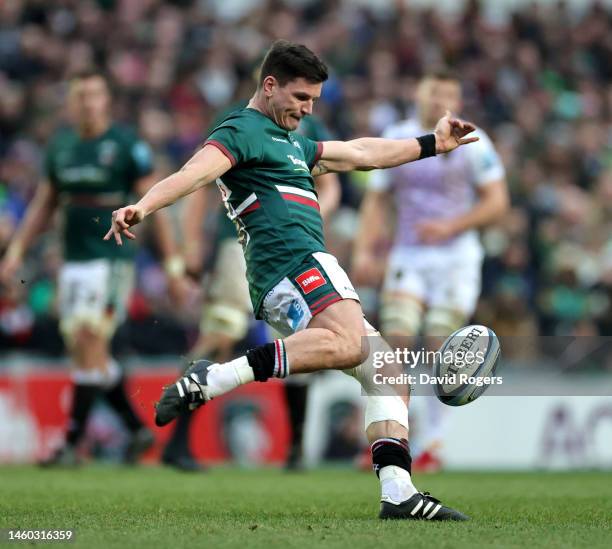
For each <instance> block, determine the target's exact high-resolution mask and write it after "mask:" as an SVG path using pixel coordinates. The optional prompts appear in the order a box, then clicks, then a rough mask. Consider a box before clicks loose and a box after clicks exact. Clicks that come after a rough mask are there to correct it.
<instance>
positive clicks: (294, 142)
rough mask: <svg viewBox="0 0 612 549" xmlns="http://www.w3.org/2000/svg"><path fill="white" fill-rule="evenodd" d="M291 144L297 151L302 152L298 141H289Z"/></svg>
mask: <svg viewBox="0 0 612 549" xmlns="http://www.w3.org/2000/svg"><path fill="white" fill-rule="evenodd" d="M291 144H292V145H293V146H294V147H296V148H297V149H300V150H302V145H300V142H299V141H291Z"/></svg>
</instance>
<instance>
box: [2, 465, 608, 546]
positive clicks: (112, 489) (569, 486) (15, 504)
mask: <svg viewBox="0 0 612 549" xmlns="http://www.w3.org/2000/svg"><path fill="white" fill-rule="evenodd" d="M415 482H416V484H417V486H418V487H419V488H420V489H422V490H429V491H431V492H432V494H434V495H435V496H437V497H439V498H441V499H442V500H443V501H444V502H446V503H448V504H450V505H452V506H455V507H457V508H458V509H460V510H462V511H464V512H465V513H467V514H469V515H471V516H472V517H473V520H472V521H470V522H467V523H453V524H447V523H431V522H418V523H417V522H403V521H398V522H386V521H385V522H383V521H379V520H378V519H377V518H376V515H377V511H378V503H377V496H378V481H377V480H376V478H375V477H374V475H372V474H367V473H358V472H354V471H351V470H348V469H326V470H319V471H312V472H307V473H297V474H288V473H284V472H282V471H277V470H250V471H245V470H235V469H224V468H222V469H216V470H212V471H210V472H208V473H206V474H198V475H188V474H181V473H178V472H175V471H172V470H168V469H161V468H140V469H124V468H110V467H108V468H106V467H99V466H97V467H88V468H83V469H80V470H78V471H57V470H56V471H47V470H40V469H36V468H32V467H4V468H0V528H9V527H10V528H16V527H19V528H36V529H42V528H54V529H57V528H74V529H75V530H76V532H77V533H76V543H75V544H71V545H69V547H75V546H76V547H87V548H97V547H100V548H101V547H104V548H106V547H129V548H130V549H135V548H137V547H163V548H166V547H167V548H170V547H173V548H174V547H177V548H182V547H206V548H209V547H214V548H216V547H241V548H243V549H247V548H248V549H251V548H252V547H308V548H309V549H315V548H318V547H342V548H346V547H348V548H350V549H356V548H358V547H368V548H370V547H380V548H381V549H384V548H387V547H402V548H408V549H415V548H418V547H427V548H430V549H431V548H435V549H438V548H446V547H448V548H453V549H456V548H460V547H474V546H478V547H517V548H518V547H521V548H527V547H555V548H556V547H572V548H574V547H610V546H611V540H612V531H611V526H610V525H611V520H612V518H611V517H612V476H611V475H609V474H605V473H595V472H593V473H575V474H561V473H559V474H557V473H532V474H522V473H442V474H436V475H417V476H416V481H415ZM11 545H13V546H16V545H17V544H15V543H11ZM56 546H57V545H56Z"/></svg>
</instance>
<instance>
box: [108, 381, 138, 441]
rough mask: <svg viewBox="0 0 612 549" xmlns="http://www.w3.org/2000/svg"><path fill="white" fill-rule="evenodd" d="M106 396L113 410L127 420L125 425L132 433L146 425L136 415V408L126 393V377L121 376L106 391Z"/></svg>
mask: <svg viewBox="0 0 612 549" xmlns="http://www.w3.org/2000/svg"><path fill="white" fill-rule="evenodd" d="M104 398H105V399H106V401H107V402H108V403H109V404H110V405H111V406H112V408H113V410H115V412H117V413H118V414H119V416H120V417H121V419H122V420H123V421H124V422H125V426H126V427H127V428H128V429H129V430H130V431H131V432H132V433H134V432H136V431H138V430H139V429H142V427H144V424H143V423H142V421H141V420H140V418H139V417H138V416H137V415H136V412H135V411H134V408H133V407H132V405H131V403H130V401H129V400H128V397H127V395H126V394H125V378H124V377H121V379H120V380H119V381H118V382H117V383H116V384H115V385H114V386H113V387H111V388H110V389H107V390H106V391H105V392H104Z"/></svg>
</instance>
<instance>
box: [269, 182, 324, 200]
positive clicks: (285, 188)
mask: <svg viewBox="0 0 612 549" xmlns="http://www.w3.org/2000/svg"><path fill="white" fill-rule="evenodd" d="M276 188H277V189H278V191H279V192H281V193H289V194H297V195H299V196H305V197H306V198H310V200H314V201H315V202H319V201H318V200H317V195H316V194H315V193H313V192H310V191H305V190H304V189H299V188H298V187H288V186H287V185H276Z"/></svg>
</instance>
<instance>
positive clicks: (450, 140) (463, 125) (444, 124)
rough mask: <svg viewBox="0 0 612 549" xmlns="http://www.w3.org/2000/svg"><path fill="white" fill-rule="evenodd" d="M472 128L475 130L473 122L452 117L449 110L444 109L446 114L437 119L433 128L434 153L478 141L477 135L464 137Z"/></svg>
mask: <svg viewBox="0 0 612 549" xmlns="http://www.w3.org/2000/svg"><path fill="white" fill-rule="evenodd" d="M474 130H476V126H474V124H472V123H471V122H466V121H465V120H461V119H459V118H453V116H452V115H451V113H450V111H446V115H445V116H444V117H443V118H440V120H438V123H437V124H436V127H435V129H434V135H435V136H436V153H437V154H441V153H447V152H450V151H452V150H454V149H456V148H457V147H459V146H461V145H467V144H468V143H474V142H475V141H478V137H466V135H469V134H470V133H472V132H473V131H474Z"/></svg>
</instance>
